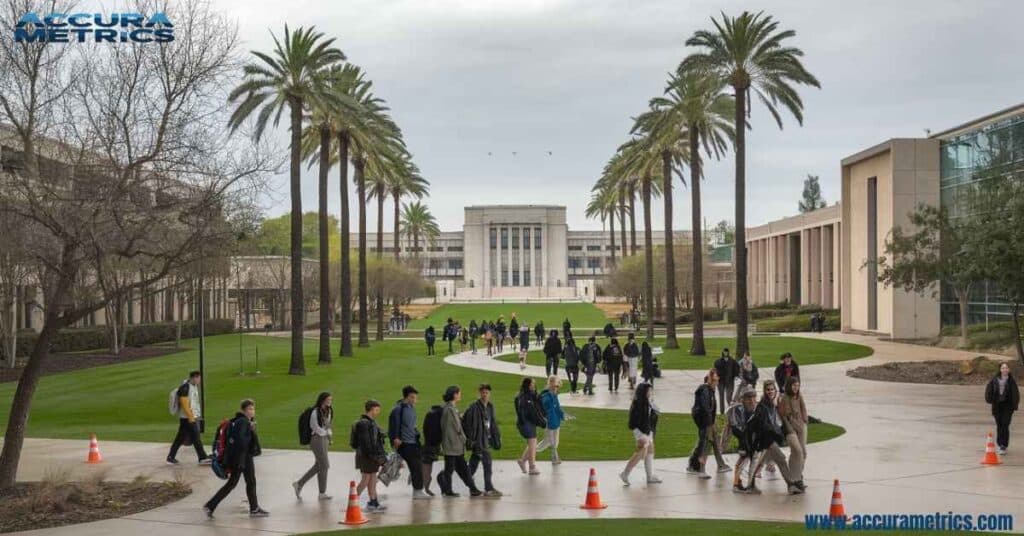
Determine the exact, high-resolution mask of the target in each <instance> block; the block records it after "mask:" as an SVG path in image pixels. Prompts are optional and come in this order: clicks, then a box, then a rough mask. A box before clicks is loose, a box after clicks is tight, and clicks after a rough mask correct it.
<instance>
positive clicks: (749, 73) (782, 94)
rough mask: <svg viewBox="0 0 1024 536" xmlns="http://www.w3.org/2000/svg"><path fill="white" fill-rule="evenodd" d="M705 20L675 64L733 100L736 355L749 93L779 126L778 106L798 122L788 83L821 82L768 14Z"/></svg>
mask: <svg viewBox="0 0 1024 536" xmlns="http://www.w3.org/2000/svg"><path fill="white" fill-rule="evenodd" d="M711 22H712V24H714V26H715V29H714V30H698V31H697V32H695V33H694V34H693V36H692V37H690V38H689V39H687V40H686V45H687V46H694V47H698V48H700V49H702V50H701V51H700V52H696V53H694V54H691V55H690V56H688V57H687V58H686V59H684V60H683V62H682V63H681V64H680V69H682V70H684V71H690V70H694V71H697V72H709V73H715V74H718V75H719V76H721V77H722V78H724V79H725V80H727V81H728V84H729V85H731V86H732V88H733V92H734V96H735V99H736V100H735V104H734V107H733V128H734V129H735V131H736V144H735V146H736V221H735V225H736V239H735V242H736V244H735V247H736V352H737V354H738V355H742V354H743V352H746V351H747V350H749V347H750V345H749V341H748V340H747V326H748V312H747V249H746V224H747V221H746V195H747V191H746V154H747V153H746V151H747V144H746V134H745V127H746V125H747V122H746V118H747V117H748V116H749V113H750V105H749V100H750V92H751V91H753V92H754V93H755V94H757V98H758V100H760V101H761V103H762V104H764V106H765V107H766V108H767V109H768V111H769V113H771V114H772V117H773V118H774V119H775V122H776V124H777V125H778V126H779V128H780V129H781V128H782V117H781V116H780V115H779V110H778V107H779V105H781V106H782V107H783V108H785V109H786V110H788V111H789V112H790V113H791V114H792V115H793V117H795V118H796V120H797V122H798V123H799V124H801V125H802V124H803V101H802V100H801V99H800V95H799V94H798V93H797V91H796V88H795V87H794V86H795V85H807V86H812V87H821V84H820V83H819V82H818V80H817V78H815V77H814V75H812V74H811V73H810V72H808V71H807V69H805V68H804V66H803V64H802V63H801V62H800V58H801V57H802V56H803V51H801V50H800V49H798V48H795V47H791V46H786V45H784V44H783V41H785V40H787V39H789V38H791V37H793V36H795V35H796V32H794V31H793V30H784V31H778V26H779V23H778V22H776V21H775V20H773V19H772V17H771V15H765V14H764V12H758V13H756V14H755V13H750V12H748V11H744V12H743V13H742V14H741V15H740V16H739V17H728V16H726V15H725V14H723V15H722V20H721V22H719V21H717V20H715V19H714V18H712V19H711Z"/></svg>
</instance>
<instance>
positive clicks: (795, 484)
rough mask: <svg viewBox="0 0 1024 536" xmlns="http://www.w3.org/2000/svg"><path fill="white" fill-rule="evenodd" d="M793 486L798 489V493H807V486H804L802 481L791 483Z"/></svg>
mask: <svg viewBox="0 0 1024 536" xmlns="http://www.w3.org/2000/svg"><path fill="white" fill-rule="evenodd" d="M793 485H794V486H796V487H798V488H800V491H807V485H806V484H804V481H803V480H797V481H796V482H793Z"/></svg>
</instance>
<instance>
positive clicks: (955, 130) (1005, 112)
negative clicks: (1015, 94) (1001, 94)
mask: <svg viewBox="0 0 1024 536" xmlns="http://www.w3.org/2000/svg"><path fill="white" fill-rule="evenodd" d="M1017 113H1024V102H1022V103H1020V104H1015V105H1013V106H1010V107H1008V108H1003V109H1002V110H998V111H995V112H992V113H990V114H987V115H983V116H981V117H978V118H976V119H972V120H970V121H967V122H966V123H961V124H959V125H957V126H955V127H952V128H948V129H946V130H943V131H941V132H936V133H935V134H932V135H931V136H928V137H929V138H937V139H944V138H951V137H953V136H954V135H956V134H959V133H961V132H963V131H965V130H972V129H975V128H979V127H982V126H984V125H985V124H986V123H991V122H993V121H996V120H998V119H1002V118H1003V117H1005V116H1010V115H1016V114H1017Z"/></svg>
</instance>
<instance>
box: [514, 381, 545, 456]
mask: <svg viewBox="0 0 1024 536" xmlns="http://www.w3.org/2000/svg"><path fill="white" fill-rule="evenodd" d="M515 405H516V428H517V429H518V430H519V435H520V436H522V438H523V439H524V440H525V441H526V448H525V449H523V454H522V456H520V457H519V459H517V460H516V463H518V464H519V469H520V470H521V471H522V472H523V473H528V474H531V475H539V474H540V471H538V470H537V429H538V428H546V427H547V420H546V419H545V418H544V409H543V405H542V404H541V401H540V398H539V397H538V396H537V384H536V383H535V382H534V381H533V378H530V377H526V378H523V382H522V384H520V386H519V394H518V395H516V399H515ZM527 463H529V465H530V470H529V471H527V470H526V465H527Z"/></svg>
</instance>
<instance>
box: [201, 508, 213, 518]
mask: <svg viewBox="0 0 1024 536" xmlns="http://www.w3.org/2000/svg"><path fill="white" fill-rule="evenodd" d="M203 514H205V515H206V519H213V510H210V507H209V506H206V505H205V504H204V505H203Z"/></svg>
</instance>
